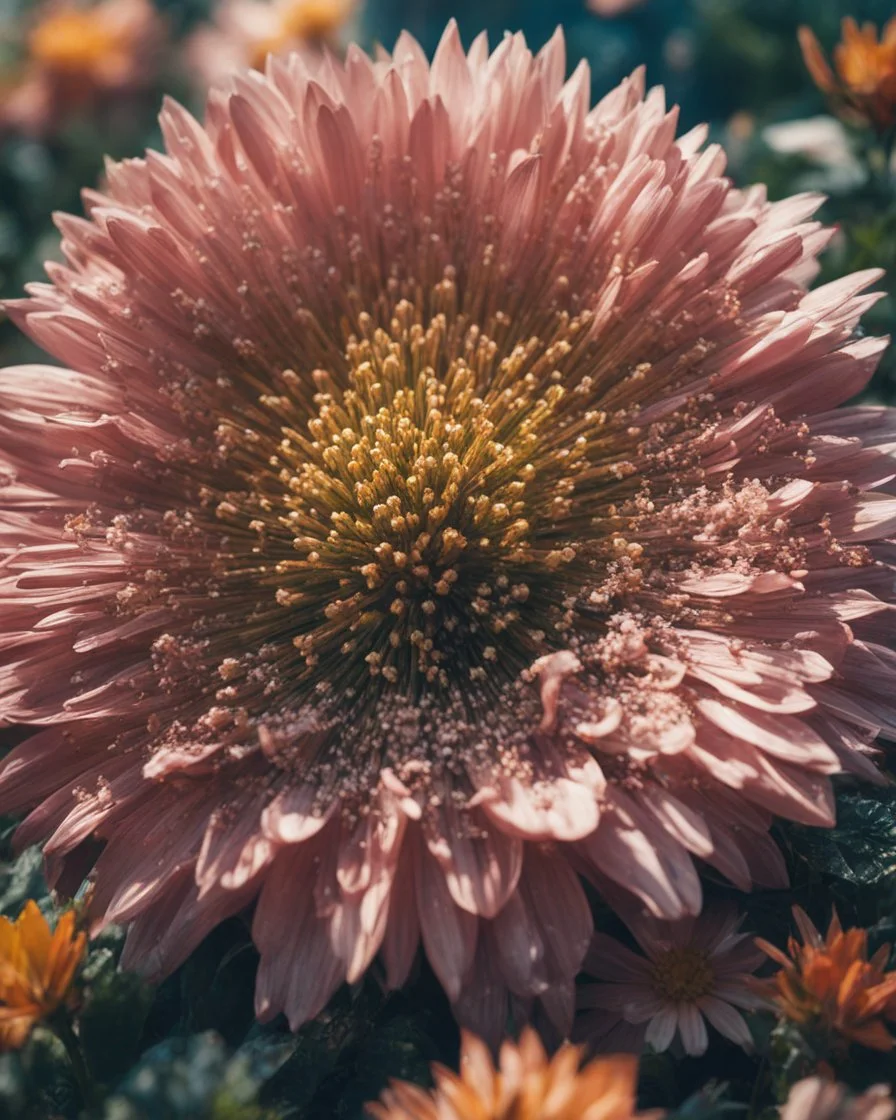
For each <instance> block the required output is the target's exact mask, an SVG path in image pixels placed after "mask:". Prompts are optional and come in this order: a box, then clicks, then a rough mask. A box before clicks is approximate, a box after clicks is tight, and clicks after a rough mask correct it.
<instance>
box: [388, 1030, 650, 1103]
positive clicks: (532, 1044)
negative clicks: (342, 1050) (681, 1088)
mask: <svg viewBox="0 0 896 1120" xmlns="http://www.w3.org/2000/svg"><path fill="white" fill-rule="evenodd" d="M581 1057H582V1052H581V1050H580V1049H579V1048H578V1047H576V1046H562V1047H561V1048H560V1049H559V1050H558V1051H557V1053H556V1054H555V1055H554V1057H553V1058H550V1059H549V1058H548V1056H547V1054H546V1053H545V1051H544V1047H543V1046H542V1044H541V1042H540V1041H539V1039H538V1035H536V1033H535V1032H534V1031H533V1030H531V1029H528V1030H525V1031H524V1032H523V1034H522V1036H521V1038H520V1041H519V1045H517V1044H515V1043H513V1042H505V1043H504V1045H503V1046H502V1047H501V1054H500V1057H499V1060H498V1065H497V1067H496V1066H495V1065H494V1063H493V1061H492V1058H491V1055H490V1054H489V1051H488V1048H487V1047H486V1046H485V1044H484V1043H483V1042H481V1041H480V1040H479V1039H478V1038H476V1037H475V1036H474V1035H471V1034H467V1033H464V1035H463V1044H462V1047H461V1065H460V1073H457V1074H456V1073H453V1072H452V1071H451V1070H449V1069H445V1068H444V1067H443V1066H438V1065H437V1066H434V1067H433V1076H434V1077H435V1082H436V1087H435V1090H434V1091H433V1092H432V1093H427V1092H425V1091H424V1090H423V1089H420V1088H419V1087H418V1086H416V1085H411V1084H408V1082H406V1081H396V1082H393V1083H392V1085H391V1086H390V1088H389V1089H387V1090H386V1092H385V1093H384V1094H383V1096H382V1098H381V1101H380V1102H379V1103H378V1104H370V1105H368V1106H367V1107H368V1111H369V1114H370V1116H372V1117H374V1118H375V1120H650V1118H651V1117H654V1118H658V1117H659V1116H660V1115H661V1114H660V1113H658V1112H651V1113H645V1112H636V1111H635V1108H636V1103H635V1090H636V1085H637V1061H636V1059H635V1058H633V1057H630V1056H616V1057H612V1058H601V1059H598V1060H596V1061H593V1062H590V1063H589V1064H588V1065H586V1066H584V1067H582V1068H580V1062H581Z"/></svg>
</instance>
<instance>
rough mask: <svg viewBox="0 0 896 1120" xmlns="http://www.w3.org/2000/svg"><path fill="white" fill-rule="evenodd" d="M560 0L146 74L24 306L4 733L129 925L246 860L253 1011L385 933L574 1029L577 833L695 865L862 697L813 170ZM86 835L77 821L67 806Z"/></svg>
mask: <svg viewBox="0 0 896 1120" xmlns="http://www.w3.org/2000/svg"><path fill="white" fill-rule="evenodd" d="M564 72H565V58H564V48H563V40H562V37H561V36H560V35H559V34H558V35H557V36H556V37H555V38H554V39H553V40H552V41H551V43H550V44H549V45H548V46H547V47H546V48H545V49H544V51H542V52H541V54H540V55H539V56H538V57H537V58H533V57H532V55H531V54H530V52H529V51H528V49H527V47H526V45H525V43H524V41H523V40H522V38H521V37H519V36H512V37H508V38H507V39H505V40H504V42H503V43H502V44H501V45H500V46H499V47H498V49H497V50H496V51H495V52H494V53H493V54H491V55H489V53H488V49H487V46H486V42H485V40H484V39H483V38H479V39H477V40H476V42H475V43H474V44H473V46H472V48H471V50H470V52H469V54H464V52H463V50H462V48H461V44H460V41H459V38H458V34H457V30H456V29H455V28H454V27H453V26H452V27H450V28H449V29H448V31H447V33H446V34H445V37H444V39H443V41H442V43H441V46H440V47H439V49H438V51H437V53H436V56H435V59H434V61H433V63H432V65H431V66H430V65H429V64H428V63H427V61H426V59H425V57H424V55H423V53H422V51H421V50H420V48H419V46H418V45H417V44H416V43H415V42H414V41H413V40H412V39H410V38H408V37H406V36H403V37H402V38H401V39H400V40H399V42H398V45H397V46H396V49H395V52H394V54H393V55H391V56H387V55H385V54H384V55H382V56H381V57H378V59H377V60H376V61H371V60H370V59H369V58H367V57H366V56H365V55H364V54H362V53H361V52H360V51H359V50H357V49H351V50H350V51H349V53H348V56H347V59H346V61H345V63H344V64H342V63H337V62H336V61H334V60H333V59H332V58H330V57H324V58H321V59H317V60H307V59H304V58H302V57H299V56H293V57H291V58H290V59H288V60H287V61H277V60H274V61H271V62H270V63H269V69H268V72H267V75H266V76H262V75H261V74H257V73H250V74H247V75H245V76H239V77H237V78H235V79H234V80H233V84H232V86H231V87H230V88H228V89H226V90H221V91H219V92H217V93H215V94H213V95H212V98H211V101H210V104H209V108H208V118H207V122H206V125H205V126H204V127H203V126H201V125H199V124H197V123H196V121H194V120H193V119H192V118H191V117H189V116H188V115H187V113H185V112H184V111H183V109H181V108H179V107H178V106H177V105H175V104H169V105H167V106H166V108H165V110H164V112H163V114H162V127H163V130H164V134H165V139H166V144H167V149H168V151H167V154H166V155H159V154H157V153H154V152H151V153H149V154H148V155H147V157H146V159H138V160H131V161H126V162H124V163H121V164H117V165H113V166H111V167H110V169H109V175H108V185H107V187H106V190H105V193H103V194H99V193H94V192H88V193H87V194H86V196H85V199H86V205H87V208H88V210H89V218H88V219H87V220H82V219H80V218H72V217H62V218H60V220H59V224H60V227H61V229H62V233H63V236H64V249H65V253H66V257H67V261H68V263H67V264H66V265H53V266H50V280H51V283H50V284H49V285H37V286H35V287H34V288H33V289H32V290H31V294H30V298H29V299H27V300H24V301H22V302H20V303H16V304H14V305H12V307H11V308H10V312H11V314H12V315H13V316H14V317H15V318H16V320H17V321H18V322H19V323H21V324H22V326H23V327H24V329H25V330H26V331H27V332H28V333H29V334H30V335H31V337H32V338H34V339H36V340H38V341H39V342H40V343H41V344H42V345H43V346H45V347H46V349H47V350H49V351H50V352H51V353H52V354H54V355H56V356H57V357H58V358H60V359H61V360H62V361H63V362H64V363H65V364H66V365H67V366H68V367H70V368H69V369H58V368H55V367H35V366H32V367H27V368H17V369H10V370H6V371H5V372H4V373H3V374H2V380H0V399H2V426H3V435H2V445H3V447H4V449H5V455H6V458H7V460H8V472H9V476H10V477H9V480H8V483H7V485H6V487H5V489H4V491H3V502H4V506H5V509H6V511H7V512H6V515H5V519H4V520H3V522H2V524H0V531H2V541H3V543H4V544H5V546H6V550H7V552H6V560H5V563H4V567H3V572H4V576H3V580H2V604H3V606H2V609H3V637H2V639H0V641H2V646H3V649H4V650H5V666H4V668H3V669H2V672H0V711H2V715H3V717H4V718H5V719H6V720H7V721H9V722H11V723H20V724H30V725H34V726H35V728H38V730H36V731H35V733H34V734H33V735H32V736H31V737H30V738H28V739H27V740H26V741H25V742H23V743H22V744H21V745H19V746H18V747H16V749H15V750H14V751H13V752H12V754H11V755H10V756H9V758H8V759H7V761H6V763H5V766H4V768H3V771H2V776H0V807H2V809H3V811H15V810H19V809H22V808H24V807H30V806H36V808H34V810H33V811H32V812H31V815H30V816H29V817H28V818H27V819H26V820H25V822H24V824H23V825H22V827H21V829H20V832H19V838H20V840H21V842H22V843H23V844H27V843H32V842H34V841H36V840H40V839H44V838H46V841H47V842H46V854H47V857H48V861H49V868H50V873H51V875H52V877H53V879H54V881H55V882H56V883H57V884H58V885H60V887H72V886H73V885H76V884H77V883H79V882H80V881H81V879H82V876H84V875H85V874H86V873H87V872H88V871H90V869H91V868H92V869H93V874H94V875H95V878H96V890H95V893H94V894H93V897H92V901H91V904H90V906H91V910H90V912H91V915H92V918H93V923H94V927H95V928H96V927H99V926H101V925H102V924H103V923H105V922H112V921H115V922H127V923H130V933H129V937H128V942H127V948H126V951H125V956H124V963H125V964H126V965H128V966H138V967H140V968H142V969H144V970H145V971H147V972H149V973H152V974H156V975H158V974H163V973H166V972H168V971H170V970H171V969H172V968H174V967H175V966H176V965H177V964H178V962H180V961H182V960H183V959H184V957H185V956H186V955H187V954H188V953H189V952H190V950H191V949H192V948H193V947H194V946H195V945H196V944H197V942H198V941H199V940H200V939H201V938H202V937H203V936H204V935H205V934H206V933H207V932H208V931H209V930H210V929H211V928H212V927H213V926H214V925H215V924H216V923H217V922H219V921H221V920H222V919H223V918H224V917H225V916H227V915H230V914H233V913H234V912H237V911H241V910H243V909H244V908H246V907H248V906H250V905H251V904H253V903H255V904H256V908H255V914H254V921H253V933H254V938H255V941H256V944H257V946H258V949H259V951H260V953H261V964H260V969H259V975H258V988H257V1007H258V1013H259V1015H261V1016H263V1017H267V1016H271V1015H273V1014H275V1013H276V1012H277V1011H279V1010H280V1009H284V1010H285V1011H286V1013H287V1015H288V1017H289V1019H290V1021H291V1023H292V1024H293V1025H297V1024H298V1023H300V1022H302V1021H303V1020H305V1019H307V1018H308V1017H309V1016H312V1015H314V1014H316V1013H317V1012H318V1011H319V1010H320V1009H321V1008H322V1007H323V1005H324V1004H325V1002H326V1001H327V999H328V998H329V996H330V994H331V993H332V992H333V991H334V989H335V988H336V987H337V986H338V985H339V984H341V983H342V981H343V980H345V979H348V980H350V981H354V980H356V979H357V978H358V977H359V976H361V974H362V973H363V972H364V971H365V969H367V967H368V966H369V965H370V963H371V962H372V961H373V959H374V957H376V956H377V954H380V955H381V958H382V962H383V966H384V974H385V977H386V982H387V983H388V984H389V985H390V986H395V985H400V984H402V983H403V982H404V980H405V978H406V977H407V975H408V973H409V971H410V969H411V967H412V964H413V962H414V959H415V955H416V953H417V950H418V946H419V945H420V943H421V942H422V945H423V948H424V950H425V952H426V954H427V956H428V958H429V960H430V962H431V964H432V967H433V968H434V970H435V972H436V974H437V975H438V977H439V979H440V980H441V982H442V984H443V985H444V987H445V989H446V991H447V993H448V995H449V996H450V998H451V1000H452V1001H453V1002H454V1004H455V1007H456V1010H457V1013H458V1015H459V1017H460V1018H461V1019H462V1020H463V1021H465V1022H466V1023H467V1024H470V1025H471V1026H473V1027H474V1028H477V1029H479V1031H480V1032H485V1033H488V1034H494V1033H495V1030H496V1025H499V1024H500V1023H501V1021H502V1019H503V1015H504V1012H505V1009H506V1007H507V1005H508V996H510V997H512V998H513V999H514V1000H515V1001H516V1002H517V1003H518V1005H519V1008H520V1010H525V1008H527V1007H529V1006H531V1005H532V1003H533V1001H535V1000H540V1001H541V1002H542V1003H543V1005H544V1008H545V1009H546V1011H547V1013H548V1014H549V1015H550V1016H551V1017H552V1018H553V1019H554V1020H555V1022H556V1023H557V1024H558V1025H559V1026H560V1027H562V1028H563V1029H566V1027H567V1025H568V1023H569V1020H570V1018H571V1015H572V1010H573V991H572V978H573V976H574V974H575V973H576V971H577V970H578V968H579V965H580V963H581V961H582V958H583V956H584V953H585V951H586V948H587V946H588V943H589V939H590V935H591V916H590V913H589V908H588V904H587V902H586V898H585V894H584V891H583V888H582V885H581V879H580V875H584V876H586V877H591V878H592V879H594V880H595V881H596V882H598V883H600V882H605V881H608V880H609V881H615V882H616V883H619V884H621V885H622V886H623V887H624V888H626V889H627V890H629V891H631V892H633V894H634V895H636V896H637V897H638V898H639V899H640V900H641V901H642V902H643V904H644V905H646V906H647V907H648V909H649V910H650V911H651V912H652V913H653V914H655V915H657V916H660V917H663V918H666V919H675V918H678V917H681V916H682V915H685V914H693V913H696V912H697V911H699V909H700V905H701V893H700V881H699V878H698V874H697V870H696V868H695V865H694V859H695V858H697V859H699V860H702V861H705V862H706V863H708V864H710V865H712V866H713V867H714V868H716V869H717V870H718V871H720V872H722V873H723V874H724V875H726V876H727V877H728V878H729V879H730V880H731V881H732V882H733V883H735V884H737V885H738V886H739V887H742V888H748V887H749V886H750V884H751V883H752V882H754V881H755V882H759V883H762V884H771V885H779V884H781V883H782V881H783V879H784V867H783V863H782V859H781V856H780V854H779V852H778V849H777V848H776V846H775V845H774V843H773V842H772V840H771V839H770V838H769V837H768V835H767V829H768V827H769V824H770V822H771V820H772V817H773V815H774V814H779V815H781V816H784V817H789V818H791V819H793V820H796V821H801V822H804V823H808V824H818V825H829V824H830V823H831V821H832V817H833V805H832V799H831V791H830V786H829V777H828V776H829V775H830V774H832V773H834V772H835V771H838V770H840V769H841V768H847V769H853V770H857V771H863V772H869V773H871V774H873V773H875V770H874V767H873V766H872V764H871V763H870V762H869V761H868V760H867V758H866V752H867V747H866V744H868V743H869V742H870V741H871V740H872V739H873V737H874V736H875V735H876V734H877V733H878V732H879V731H880V730H881V729H883V730H884V731H886V732H892V731H893V730H894V710H893V706H892V697H893V695H894V690H896V672H894V666H896V658H894V655H893V654H891V653H890V652H889V650H888V649H887V648H885V646H884V645H883V644H882V643H883V642H884V641H885V639H886V637H887V634H888V631H889V613H888V612H889V607H888V606H887V602H886V600H887V599H888V597H889V596H890V593H891V586H892V583H893V574H892V570H891V567H890V560H891V556H892V550H891V547H890V545H889V544H887V543H885V542H884V538H885V537H886V536H887V534H888V533H889V532H890V530H891V528H892V527H893V526H894V525H896V501H894V500H893V499H891V498H890V497H888V496H887V495H886V494H885V493H882V492H881V489H880V488H881V487H882V486H883V485H884V484H886V483H887V482H889V481H890V479H891V478H892V477H893V475H894V473H896V468H894V465H893V460H892V458H891V456H890V443H891V440H893V438H894V423H893V419H892V417H891V415H890V414H889V413H888V412H887V411H885V410H880V409H869V408H850V409H846V410H842V411H838V412H834V411H832V410H833V409H834V407H835V406H836V405H838V404H839V403H840V402H841V401H843V400H845V399H846V398H848V397H851V396H852V395H853V394H855V393H856V392H857V391H859V390H860V389H861V388H862V386H863V385H865V383H866V382H867V380H868V378H869V377H870V375H871V372H872V370H873V369H874V366H875V362H876V360H877V357H878V355H879V354H880V352H881V350H882V348H883V345H884V343H883V342H882V341H878V340H875V339H869V338H860V339H856V338H855V337H854V334H853V332H854V329H855V326H856V322H857V320H858V317H859V314H860V313H861V312H862V310H863V309H864V308H866V307H867V306H868V305H869V303H870V302H872V301H873V299H874V296H867V295H862V294H860V293H861V292H862V290H863V289H864V288H865V287H866V286H867V285H868V284H869V283H870V282H872V281H873V280H874V279H875V274H873V273H866V274H862V275H859V276H855V277H849V278H848V279H845V280H841V281H838V282H837V283H834V284H830V285H828V286H826V287H823V288H820V289H818V290H817V291H815V292H811V293H807V290H806V285H807V283H808V282H809V281H810V280H811V278H812V277H813V276H814V274H815V271H816V265H815V257H816V254H817V253H818V252H819V250H820V249H821V248H822V247H823V246H824V244H825V242H826V241H827V239H828V236H829V235H828V233H827V232H826V231H825V230H823V229H821V228H820V227H819V225H818V224H817V223H815V222H813V221H812V220H811V215H812V212H813V211H814V210H815V208H816V206H817V205H818V199H817V198H816V197H809V196H801V197H797V198H794V199H790V200H788V201H785V202H780V203H775V204H770V203H769V202H768V201H767V200H766V197H765V193H764V192H763V191H762V189H761V188H754V189H752V190H748V191H746V192H740V191H736V190H734V189H733V188H732V186H731V184H730V183H729V181H728V180H727V179H726V178H724V158H723V156H722V153H721V152H720V151H719V150H718V149H717V148H714V147H710V148H708V149H705V150H704V149H703V140H704V135H705V133H704V131H703V130H702V129H701V130H697V131H695V132H692V133H689V134H688V135H686V136H684V137H683V138H681V139H678V140H676V139H675V129H676V114H675V111H674V110H673V111H671V112H670V111H667V109H666V107H665V104H664V101H663V94H662V91H661V90H653V91H652V92H651V93H650V94H648V95H647V96H646V98H645V96H644V90H643V78H642V76H641V74H636V75H635V76H634V77H633V78H632V79H630V80H629V81H626V82H625V83H623V84H622V85H621V86H620V87H619V88H618V89H615V90H613V92H612V93H610V94H609V95H608V96H607V97H606V98H605V99H604V100H603V101H601V102H600V104H598V105H597V107H596V108H594V109H591V110H589V108H588V89H589V75H588V72H587V69H586V68H585V67H584V66H582V67H580V68H579V69H577V70H576V71H575V73H574V74H573V76H572V78H571V79H570V80H569V81H568V82H564ZM98 842H99V843H98Z"/></svg>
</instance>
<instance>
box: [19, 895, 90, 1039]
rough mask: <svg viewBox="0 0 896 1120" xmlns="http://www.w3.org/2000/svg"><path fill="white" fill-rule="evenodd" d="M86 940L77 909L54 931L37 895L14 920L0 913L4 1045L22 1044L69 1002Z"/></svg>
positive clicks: (66, 916) (62, 918)
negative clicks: (77, 923)
mask: <svg viewBox="0 0 896 1120" xmlns="http://www.w3.org/2000/svg"><path fill="white" fill-rule="evenodd" d="M85 943H86V936H85V934H83V933H77V934H76V933H75V914H74V911H72V910H69V911H67V912H66V913H65V914H63V915H62V917H61V918H60V919H59V921H58V922H57V923H56V929H55V930H54V931H53V932H51V931H50V927H49V924H48V923H47V920H46V918H45V917H44V916H43V914H42V913H41V912H40V910H39V909H38V908H37V905H36V904H35V903H34V902H33V901H29V902H27V903H26V904H25V909H24V910H23V911H22V912H21V914H19V916H18V918H17V919H16V921H15V922H11V921H10V920H9V919H8V918H0V1050H15V1049H17V1048H18V1047H19V1046H21V1045H22V1044H23V1043H24V1042H25V1040H26V1038H27V1037H28V1035H29V1034H30V1033H31V1028H32V1027H33V1026H34V1024H35V1023H36V1022H38V1021H39V1020H40V1019H45V1018H47V1016H49V1015H52V1014H53V1012H54V1011H56V1010H57V1009H58V1008H59V1007H60V1006H61V1005H62V1004H63V1003H64V1002H65V1000H66V999H67V998H68V995H69V992H70V991H71V986H72V981H73V979H74V976H75V972H76V970H77V968H78V965H79V964H80V963H81V958H82V957H83V956H84V946H85Z"/></svg>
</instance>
